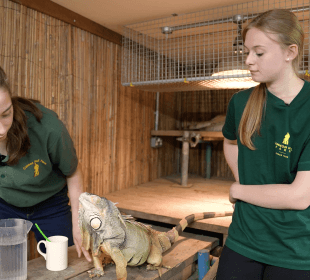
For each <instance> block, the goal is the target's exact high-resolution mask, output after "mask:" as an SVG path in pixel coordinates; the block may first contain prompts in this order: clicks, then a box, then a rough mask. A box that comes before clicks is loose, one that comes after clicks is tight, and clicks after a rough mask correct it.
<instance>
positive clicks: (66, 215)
mask: <svg viewBox="0 0 310 280" xmlns="http://www.w3.org/2000/svg"><path fill="white" fill-rule="evenodd" d="M67 193H68V186H66V187H64V188H63V189H62V190H61V191H60V192H58V193H56V194H55V195H53V196H52V197H50V198H48V199H46V200H44V201H42V202H40V203H38V204H36V205H34V206H31V207H16V206H14V205H11V204H9V203H7V202H6V201H4V200H3V199H2V198H0V219H9V218H19V219H24V220H28V221H30V222H32V223H33V225H32V228H31V230H32V231H33V232H34V234H35V237H36V240H37V242H39V241H40V240H45V239H44V237H43V236H42V235H41V233H40V232H39V231H38V229H37V227H36V226H35V225H34V224H35V223H37V224H38V226H39V227H40V228H41V230H42V231H43V233H44V234H45V235H46V236H47V237H49V236H54V235H62V236H66V237H68V247H70V246H72V245H74V243H73V235H72V214H71V206H70V205H68V203H69V197H68V194H67ZM40 249H41V251H42V252H43V253H46V248H45V246H44V244H40Z"/></svg>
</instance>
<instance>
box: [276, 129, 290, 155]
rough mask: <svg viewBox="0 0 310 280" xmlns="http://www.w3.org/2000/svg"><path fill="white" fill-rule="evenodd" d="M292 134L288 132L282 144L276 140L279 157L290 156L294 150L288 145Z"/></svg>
mask: <svg viewBox="0 0 310 280" xmlns="http://www.w3.org/2000/svg"><path fill="white" fill-rule="evenodd" d="M290 138H291V135H290V134H289V133H286V134H285V136H284V139H283V141H282V144H280V143H277V142H275V145H276V146H275V149H276V155H277V156H279V157H284V158H288V157H289V155H290V153H291V152H292V150H293V149H292V148H291V147H289V146H288V144H289V140H290Z"/></svg>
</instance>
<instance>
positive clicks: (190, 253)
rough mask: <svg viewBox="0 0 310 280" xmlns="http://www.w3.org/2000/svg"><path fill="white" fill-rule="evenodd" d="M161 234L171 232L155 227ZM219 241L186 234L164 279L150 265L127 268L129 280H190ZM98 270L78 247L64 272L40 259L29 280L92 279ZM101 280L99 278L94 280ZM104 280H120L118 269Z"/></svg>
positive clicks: (111, 268)
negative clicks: (90, 274) (90, 272)
mask: <svg viewBox="0 0 310 280" xmlns="http://www.w3.org/2000/svg"><path fill="white" fill-rule="evenodd" d="M152 227H153V228H154V229H156V230H159V231H168V230H170V229H169V228H163V227H158V226H152ZM218 244H219V240H218V239H217V238H213V237H207V236H202V235H195V234H191V233H183V234H182V236H180V238H179V240H178V241H177V242H176V243H175V244H174V245H173V246H172V247H171V248H170V249H169V250H168V251H167V252H165V253H164V255H163V263H164V265H166V266H170V267H171V269H169V270H168V269H165V268H162V277H161V278H159V275H158V272H157V271H147V270H146V264H143V265H142V266H139V267H127V273H128V276H127V280H155V279H156V280H186V279H188V277H190V276H191V275H192V274H193V273H194V272H195V270H196V263H195V261H196V260H197V257H198V254H197V252H198V251H199V250H202V249H207V250H212V249H213V248H215V247H216V246H218ZM93 267H94V266H93V264H92V263H89V262H88V261H87V260H86V259H85V257H84V256H82V257H81V258H78V256H77V252H76V249H75V246H71V247H69V248H68V268H67V269H65V270H63V271H57V272H56V271H49V270H47V269H46V261H45V259H44V258H43V257H42V256H40V257H39V258H37V259H34V260H31V261H28V278H27V279H28V280H52V279H74V280H82V279H83V280H84V279H85V280H86V279H89V277H88V273H87V271H88V270H90V269H92V268H93ZM94 279H99V278H94ZM100 279H102V280H113V279H115V280H116V273H115V265H112V264H109V265H107V266H106V267H105V275H104V276H102V277H101V278H100Z"/></svg>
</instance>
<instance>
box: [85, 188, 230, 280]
mask: <svg viewBox="0 0 310 280" xmlns="http://www.w3.org/2000/svg"><path fill="white" fill-rule="evenodd" d="M79 201H80V207H79V227H80V231H81V235H82V246H83V247H84V248H85V249H86V250H89V249H91V253H92V256H93V261H94V266H95V269H94V270H93V271H91V272H90V275H89V276H90V277H93V276H98V277H100V276H102V275H104V271H103V266H102V260H103V258H111V259H112V260H113V262H114V263H115V265H116V276H117V279H118V280H126V279H127V270H126V267H127V265H129V266H137V265H141V264H143V263H145V262H147V263H148V264H149V265H148V267H147V269H151V270H153V269H158V268H160V267H161V266H162V253H164V252H165V251H167V250H168V249H169V248H170V247H171V245H172V244H173V243H174V242H175V241H176V240H177V239H178V237H179V234H181V232H182V231H183V230H184V229H185V228H186V226H187V225H188V224H189V223H192V222H194V221H196V220H201V219H206V218H214V217H224V216H232V213H233V212H221V213H215V212H207V213H201V214H193V215H190V216H188V217H186V218H184V219H183V220H181V221H180V223H179V224H178V225H177V226H176V227H174V228H173V229H172V230H170V231H168V232H159V231H156V230H154V229H152V228H151V227H150V226H146V225H144V224H142V223H139V222H136V221H133V220H130V219H128V217H126V216H122V215H121V213H120V212H119V210H118V208H117V207H116V206H115V204H114V203H113V202H111V201H109V200H107V199H106V198H104V197H99V196H97V195H94V194H89V193H86V192H85V193H82V194H81V195H80V198H79Z"/></svg>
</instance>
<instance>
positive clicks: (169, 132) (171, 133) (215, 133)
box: [151, 130, 224, 139]
mask: <svg viewBox="0 0 310 280" xmlns="http://www.w3.org/2000/svg"><path fill="white" fill-rule="evenodd" d="M184 131H185V130H152V131H151V135H152V136H183V135H184ZM187 131H189V132H194V133H196V134H200V135H201V137H216V138H219V139H222V138H223V137H224V136H223V133H222V132H221V131H199V130H187Z"/></svg>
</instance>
